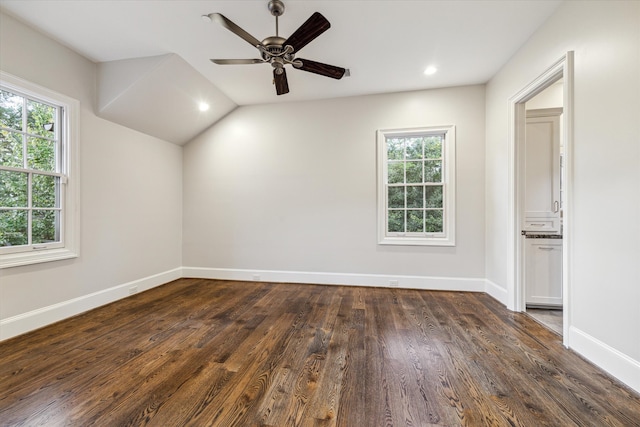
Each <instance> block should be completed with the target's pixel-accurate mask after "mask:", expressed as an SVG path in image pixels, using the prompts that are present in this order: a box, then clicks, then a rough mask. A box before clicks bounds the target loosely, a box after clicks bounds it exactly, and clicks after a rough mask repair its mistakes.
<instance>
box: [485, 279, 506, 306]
mask: <svg viewBox="0 0 640 427" xmlns="http://www.w3.org/2000/svg"><path fill="white" fill-rule="evenodd" d="M484 283H485V285H484V292H485V293H486V294H487V295H489V296H490V297H492V298H493V299H495V300H496V301H498V302H499V303H501V304H502V305H504V306H506V305H507V298H508V292H507V289H506V288H503V287H502V286H500V285H498V284H497V283H494V282H492V281H491V280H489V279H484Z"/></svg>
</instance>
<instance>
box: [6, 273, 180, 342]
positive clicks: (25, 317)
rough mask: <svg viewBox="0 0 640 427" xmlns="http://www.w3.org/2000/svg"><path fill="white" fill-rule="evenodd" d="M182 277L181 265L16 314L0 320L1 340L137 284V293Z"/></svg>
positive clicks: (96, 303) (103, 301)
mask: <svg viewBox="0 0 640 427" xmlns="http://www.w3.org/2000/svg"><path fill="white" fill-rule="evenodd" d="M181 277H182V268H175V269H173V270H169V271H165V272H163V273H159V274H154V275H151V276H147V277H144V278H142V279H138V280H134V281H132V282H128V283H123V284H121V285H117V286H114V287H112V288H109V289H104V290H102V291H98V292H94V293H92V294H89V295H83V296H81V297H78V298H74V299H71V300H68V301H62V302H60V303H57V304H53V305H50V306H47V307H42V308H39V309H37V310H33V311H29V312H27V313H22V314H18V315H17V316H13V317H8V318H6V319H0V341H2V340H5V339H8V338H12V337H15V336H17V335H21V334H24V333H26V332H29V331H33V330H35V329H38V328H42V327H43V326H47V325H50V324H52V323H55V322H58V321H60V320H63V319H66V318H69V317H72V316H75V315H77V314H80V313H84V312H85V311H89V310H92V309H94V308H97V307H100V306H102V305H105V304H109V303H111V302H114V301H117V300H119V299H122V298H125V297H128V296H129V295H130V293H129V289H130V288H131V287H133V286H136V287H137V292H142V291H146V290H148V289H151V288H155V287H156V286H160V285H163V284H165V283H168V282H171V281H173V280H176V279H179V278H181Z"/></svg>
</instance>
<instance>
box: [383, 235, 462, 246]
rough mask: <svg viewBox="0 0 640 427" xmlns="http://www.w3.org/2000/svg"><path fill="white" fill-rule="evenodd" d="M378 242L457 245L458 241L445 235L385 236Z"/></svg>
mask: <svg viewBox="0 0 640 427" xmlns="http://www.w3.org/2000/svg"><path fill="white" fill-rule="evenodd" d="M378 244H379V245H398V246H455V245H456V242H455V240H453V239H449V238H445V237H442V238H438V237H429V238H425V237H413V238H412V237H383V238H382V239H380V240H379V241H378Z"/></svg>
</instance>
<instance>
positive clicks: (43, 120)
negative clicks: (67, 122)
mask: <svg viewBox="0 0 640 427" xmlns="http://www.w3.org/2000/svg"><path fill="white" fill-rule="evenodd" d="M61 115H62V107H61V106H54V105H50V104H48V103H45V102H43V101H40V100H38V99H34V98H32V97H29V96H27V95H24V94H21V93H16V91H14V90H8V89H4V88H2V89H0V128H1V129H2V134H1V135H0V178H1V179H0V212H1V213H2V216H1V218H2V221H1V222H0V248H2V250H3V251H4V252H18V251H21V250H24V249H25V247H26V246H29V245H34V244H47V245H49V246H53V245H55V246H60V245H62V244H63V243H64V242H63V241H62V234H61V232H60V231H61V230H60V229H61V221H60V218H61V214H62V203H61V194H60V178H61V176H62V168H61V165H60V161H59V159H60V157H61V156H60V154H59V152H60V150H61V144H60V133H59V132H58V130H59V129H60V122H59V117H61Z"/></svg>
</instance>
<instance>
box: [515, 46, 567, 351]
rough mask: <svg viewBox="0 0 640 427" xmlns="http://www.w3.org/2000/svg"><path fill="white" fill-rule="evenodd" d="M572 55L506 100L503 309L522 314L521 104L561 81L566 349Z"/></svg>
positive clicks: (522, 138)
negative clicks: (506, 223) (505, 283)
mask: <svg viewBox="0 0 640 427" xmlns="http://www.w3.org/2000/svg"><path fill="white" fill-rule="evenodd" d="M573 67H574V59H573V52H572V51H569V52H567V53H566V54H565V55H563V56H562V57H561V58H560V59H559V60H558V61H556V62H555V63H554V64H553V65H551V66H550V67H549V68H548V69H547V70H546V71H544V72H543V73H542V74H540V75H539V76H538V77H537V78H535V79H534V80H533V81H532V82H530V83H529V84H528V85H526V86H525V87H524V88H522V89H521V90H520V91H519V92H518V93H516V94H515V95H514V96H512V97H511V98H510V99H509V215H508V217H509V229H508V241H507V245H508V248H507V249H508V250H507V256H508V259H507V277H508V279H509V280H510V282H511V283H512V286H509V287H508V288H507V307H508V308H509V309H511V310H513V311H518V312H522V311H525V309H526V304H525V292H524V239H522V238H521V234H520V230H522V229H523V226H524V179H523V176H524V175H522V174H521V173H520V172H521V171H523V170H524V164H525V163H524V160H525V158H524V157H525V156H524V138H525V127H526V110H525V103H526V102H527V101H529V100H530V99H532V98H533V97H535V96H536V95H538V94H539V93H540V92H542V91H543V90H545V89H546V88H548V87H549V86H551V85H552V84H553V83H555V82H557V81H558V80H559V79H563V114H562V137H563V144H564V154H563V162H564V164H563V170H562V182H563V186H564V188H563V196H564V200H563V239H562V304H563V322H562V327H563V344H564V345H565V346H566V347H569V329H570V327H571V315H570V314H571V309H572V307H571V285H572V284H571V277H572V274H571V272H572V269H571V267H572V263H571V259H572V257H571V254H572V248H573V243H572V237H573V149H574V146H573V84H574V83H573Z"/></svg>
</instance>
